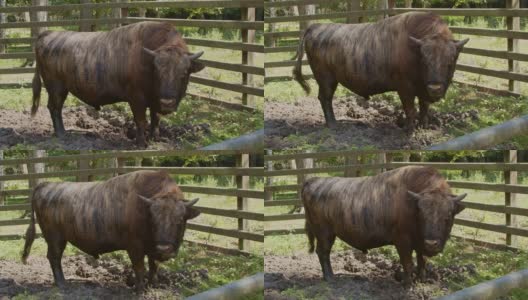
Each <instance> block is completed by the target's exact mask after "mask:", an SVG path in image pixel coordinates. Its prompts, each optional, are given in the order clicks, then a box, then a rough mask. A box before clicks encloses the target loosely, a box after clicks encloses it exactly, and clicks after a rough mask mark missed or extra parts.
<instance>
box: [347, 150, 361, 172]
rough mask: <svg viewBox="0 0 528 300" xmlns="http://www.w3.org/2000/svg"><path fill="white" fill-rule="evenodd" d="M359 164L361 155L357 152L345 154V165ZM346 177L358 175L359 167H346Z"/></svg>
mask: <svg viewBox="0 0 528 300" xmlns="http://www.w3.org/2000/svg"><path fill="white" fill-rule="evenodd" d="M357 164H359V155H358V154H357V153H354V154H350V155H346V156H345V165H346V166H349V165H357ZM344 175H345V177H358V176H359V169H357V168H350V167H345V174H344Z"/></svg>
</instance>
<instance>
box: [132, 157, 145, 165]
mask: <svg viewBox="0 0 528 300" xmlns="http://www.w3.org/2000/svg"><path fill="white" fill-rule="evenodd" d="M142 163H143V157H135V158H134V166H135V167H141V165H142Z"/></svg>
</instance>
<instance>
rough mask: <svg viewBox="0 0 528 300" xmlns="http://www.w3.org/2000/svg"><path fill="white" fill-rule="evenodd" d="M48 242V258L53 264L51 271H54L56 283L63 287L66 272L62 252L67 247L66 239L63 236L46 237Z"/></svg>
mask: <svg viewBox="0 0 528 300" xmlns="http://www.w3.org/2000/svg"><path fill="white" fill-rule="evenodd" d="M46 242H47V243H48V255H47V257H48V260H49V262H50V265H51V271H52V272H53V279H54V280H55V284H56V285H57V286H58V287H63V286H64V284H65V283H66V282H65V279H64V273H63V272H62V265H61V259H62V253H64V248H66V241H65V240H63V239H62V238H59V237H56V238H51V239H46Z"/></svg>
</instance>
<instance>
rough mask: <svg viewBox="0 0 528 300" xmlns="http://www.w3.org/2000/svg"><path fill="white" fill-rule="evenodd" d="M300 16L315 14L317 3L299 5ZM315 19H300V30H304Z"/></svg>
mask: <svg viewBox="0 0 528 300" xmlns="http://www.w3.org/2000/svg"><path fill="white" fill-rule="evenodd" d="M298 9H299V16H306V15H315V5H313V4H308V5H299V6H298ZM312 23H313V21H299V30H301V31H304V30H306V28H308V26H310V24H312Z"/></svg>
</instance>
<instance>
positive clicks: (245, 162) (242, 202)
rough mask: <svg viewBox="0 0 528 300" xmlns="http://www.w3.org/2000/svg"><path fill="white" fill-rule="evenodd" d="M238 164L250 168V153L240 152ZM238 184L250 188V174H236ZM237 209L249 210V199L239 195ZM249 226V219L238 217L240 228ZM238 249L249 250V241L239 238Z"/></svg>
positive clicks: (243, 228)
mask: <svg viewBox="0 0 528 300" xmlns="http://www.w3.org/2000/svg"><path fill="white" fill-rule="evenodd" d="M236 166H237V167H239V168H249V154H247V153H244V154H239V155H238V156H237V160H236ZM236 185H237V189H247V188H249V176H247V175H237V176H236ZM237 209H238V210H247V209H248V200H247V198H244V197H237ZM247 227H248V221H247V220H246V219H243V218H239V219H238V230H246V229H247ZM238 249H240V250H246V251H247V250H249V241H248V240H245V239H242V238H239V239H238Z"/></svg>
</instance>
